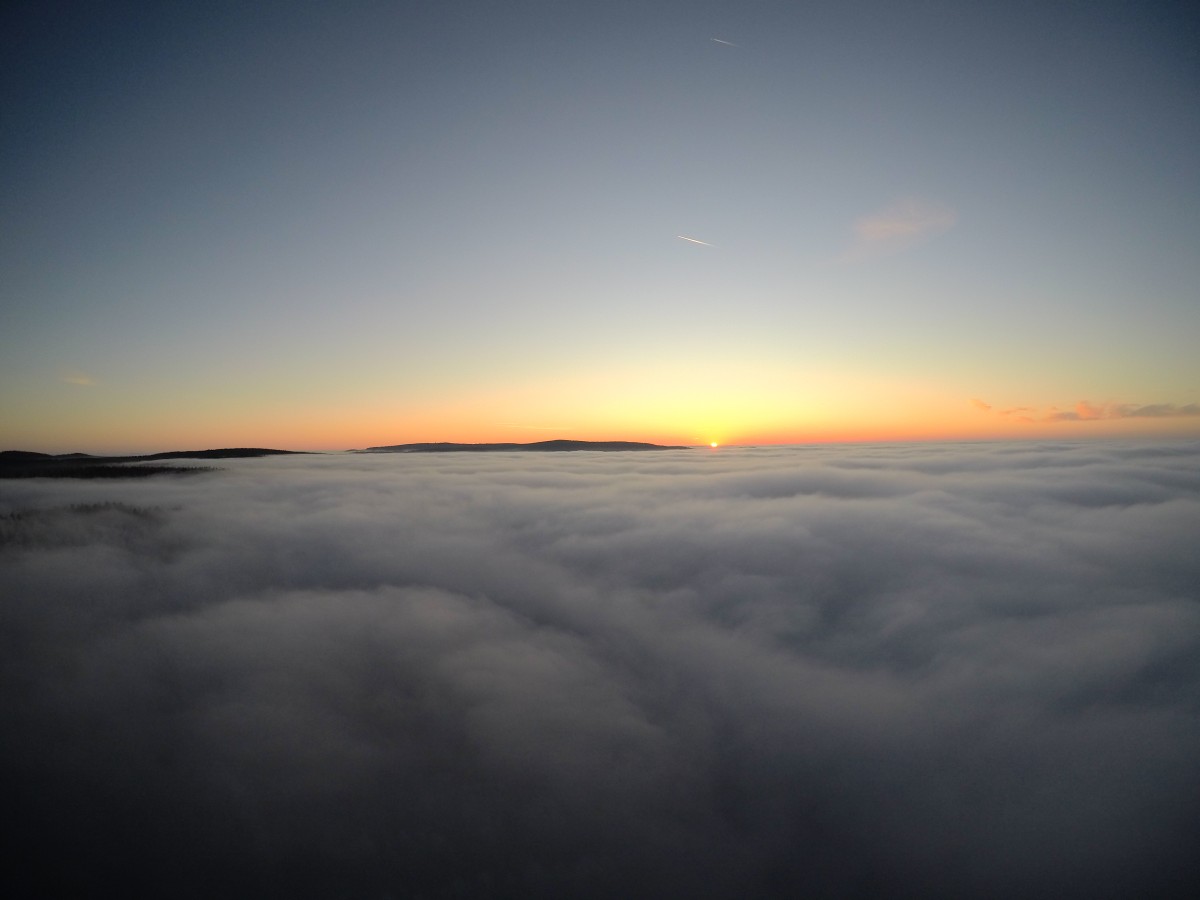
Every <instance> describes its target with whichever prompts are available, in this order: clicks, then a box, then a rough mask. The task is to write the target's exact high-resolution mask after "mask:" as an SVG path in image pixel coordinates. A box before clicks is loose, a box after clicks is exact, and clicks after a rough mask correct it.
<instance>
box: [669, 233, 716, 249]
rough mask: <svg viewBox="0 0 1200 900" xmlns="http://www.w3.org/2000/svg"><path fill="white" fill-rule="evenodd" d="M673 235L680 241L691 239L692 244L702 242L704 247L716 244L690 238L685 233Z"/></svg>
mask: <svg viewBox="0 0 1200 900" xmlns="http://www.w3.org/2000/svg"><path fill="white" fill-rule="evenodd" d="M675 237H677V238H679V239H680V240H681V241H691V242H692V243H693V244H703V245H704V246H705V247H715V246H717V245H716V244H710V243H709V242H708V241H698V240H696V239H695V238H690V237H688V236H687V235H686V234H677V235H675Z"/></svg>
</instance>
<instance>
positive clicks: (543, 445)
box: [354, 440, 691, 453]
mask: <svg viewBox="0 0 1200 900" xmlns="http://www.w3.org/2000/svg"><path fill="white" fill-rule="evenodd" d="M690 449H691V448H690V447H685V446H668V445H666V444H647V443H644V442H642V441H566V440H554V441H534V442H533V443H529V444H515V443H502V444H455V443H451V442H450V441H440V442H437V443H425V444H391V445H389V446H386V447H367V448H366V449H365V450H356V451H354V452H355V453H497V452H503V451H511V450H522V451H533V452H535V453H559V452H565V451H573V450H603V451H607V452H612V451H618V450H690Z"/></svg>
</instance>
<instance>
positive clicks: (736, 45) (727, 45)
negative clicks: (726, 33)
mask: <svg viewBox="0 0 1200 900" xmlns="http://www.w3.org/2000/svg"><path fill="white" fill-rule="evenodd" d="M709 40H710V41H716V42H717V43H718V44H724V45H725V46H726V47H741V46H742V45H741V44H735V43H734V42H733V41H723V40H721V39H720V38H709Z"/></svg>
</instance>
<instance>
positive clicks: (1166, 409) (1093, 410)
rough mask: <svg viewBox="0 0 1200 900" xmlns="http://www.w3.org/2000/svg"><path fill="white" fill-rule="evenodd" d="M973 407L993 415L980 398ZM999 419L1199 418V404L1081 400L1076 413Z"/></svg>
mask: <svg viewBox="0 0 1200 900" xmlns="http://www.w3.org/2000/svg"><path fill="white" fill-rule="evenodd" d="M971 405H972V406H974V407H975V408H976V409H978V410H979V411H981V412H991V410H992V406H991V404H989V403H985V402H984V401H983V400H979V399H978V398H976V399H973V400H972V401H971ZM997 414H998V415H1001V416H1005V417H1008V418H1014V419H1017V420H1019V421H1023V422H1037V421H1042V422H1091V421H1096V420H1102V419H1171V418H1187V417H1192V416H1200V403H1187V404H1183V405H1177V404H1174V403H1148V404H1137V403H1100V404H1096V403H1091V402H1089V401H1087V400H1080V401H1079V402H1078V403H1076V404H1075V407H1074V408H1073V409H1066V410H1064V409H1058V408H1057V407H1054V408H1051V409H1050V410H1049V411H1048V412H1041V413H1039V412H1038V411H1037V410H1035V409H1034V408H1033V407H1029V406H1017V407H1013V408H1011V409H1001V410H998V411H997Z"/></svg>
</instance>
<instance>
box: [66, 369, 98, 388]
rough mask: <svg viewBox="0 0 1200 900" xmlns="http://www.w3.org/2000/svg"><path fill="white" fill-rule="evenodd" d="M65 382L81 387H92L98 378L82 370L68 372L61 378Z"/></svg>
mask: <svg viewBox="0 0 1200 900" xmlns="http://www.w3.org/2000/svg"><path fill="white" fill-rule="evenodd" d="M59 381H61V382H62V383H63V384H74V385H78V386H79V387H92V386H93V385H95V383H96V380H95V379H94V378H92V376H90V375H84V374H83V373H82V372H67V373H66V374H65V375H62V376H61V377H60V378H59Z"/></svg>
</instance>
